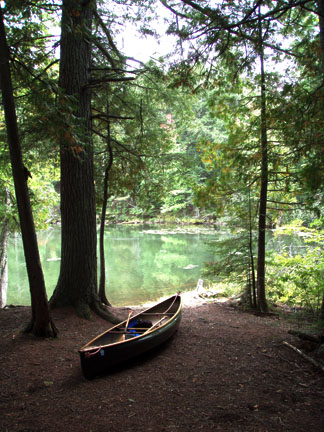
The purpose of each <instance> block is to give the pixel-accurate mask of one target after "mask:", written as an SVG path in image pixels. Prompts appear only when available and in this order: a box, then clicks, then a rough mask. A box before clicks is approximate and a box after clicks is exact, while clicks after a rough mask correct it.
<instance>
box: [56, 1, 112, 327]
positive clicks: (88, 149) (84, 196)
mask: <svg viewBox="0 0 324 432" xmlns="http://www.w3.org/2000/svg"><path fill="white" fill-rule="evenodd" d="M95 5H96V2H95V0H84V1H83V2H80V1H79V0H63V6H62V23H61V56H60V73H59V86H60V88H61V89H62V92H63V95H62V96H61V98H60V101H59V102H60V108H61V110H62V114H63V116H64V117H63V118H62V122H63V125H64V129H63V130H62V133H61V143H60V156H61V222H62V236H61V268H60V275H59V279H58V283H57V286H56V288H55V291H54V293H53V296H52V298H51V301H50V305H51V307H60V306H68V305H72V306H74V307H75V308H76V310H77V313H78V315H79V316H83V317H85V318H89V317H90V309H94V310H95V311H96V312H97V313H100V314H102V313H103V312H106V311H105V310H103V309H102V308H101V303H100V301H99V299H98V294H97V232H96V202H95V187H94V169H93V144H92V139H91V91H90V87H89V79H90V61H91V42H90V32H91V25H92V16H93V10H94V8H95ZM105 317H106V318H108V316H105ZM108 319H110V320H112V321H113V320H114V319H113V317H112V316H110V317H109V318H108Z"/></svg>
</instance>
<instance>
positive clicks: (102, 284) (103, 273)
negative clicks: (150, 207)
mask: <svg viewBox="0 0 324 432" xmlns="http://www.w3.org/2000/svg"><path fill="white" fill-rule="evenodd" d="M107 115H109V105H108V106H107ZM107 150H108V153H109V162H108V165H107V167H106V170H105V178H104V187H103V191H104V192H103V202H102V209H101V219H100V235H99V251H100V280H99V299H100V301H102V303H104V304H106V305H107V306H111V304H110V302H109V300H108V299H107V295H106V266H105V246H104V239H105V221H106V210H107V202H108V182H109V171H110V168H111V166H112V163H113V159H114V155H113V152H112V148H111V136H110V119H109V118H108V122H107Z"/></svg>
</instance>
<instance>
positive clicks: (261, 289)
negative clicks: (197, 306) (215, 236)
mask: <svg viewBox="0 0 324 432" xmlns="http://www.w3.org/2000/svg"><path fill="white" fill-rule="evenodd" d="M259 31H260V67H261V154H262V159H261V188H260V206H259V239H258V266H257V294H258V309H259V310H260V311H261V312H267V310H268V305H267V301H266V295H265V235H266V217H267V194H268V140H267V121H266V86H265V72H264V51H263V41H262V27H261V22H260V28H259Z"/></svg>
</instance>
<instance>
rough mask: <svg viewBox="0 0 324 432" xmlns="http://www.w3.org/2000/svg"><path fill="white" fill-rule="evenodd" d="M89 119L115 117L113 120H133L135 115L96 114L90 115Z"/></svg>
mask: <svg viewBox="0 0 324 432" xmlns="http://www.w3.org/2000/svg"><path fill="white" fill-rule="evenodd" d="M91 119H101V120H107V121H108V120H109V119H115V120H135V117H123V116H117V115H113V114H104V113H100V114H96V115H93V116H91Z"/></svg>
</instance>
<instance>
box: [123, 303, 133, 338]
mask: <svg viewBox="0 0 324 432" xmlns="http://www.w3.org/2000/svg"><path fill="white" fill-rule="evenodd" d="M131 315H132V311H131V310H129V311H128V317H127V321H126V325H125V330H124V334H123V336H122V339H121V340H125V339H126V333H127V327H128V324H129V320H130V316H131Z"/></svg>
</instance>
